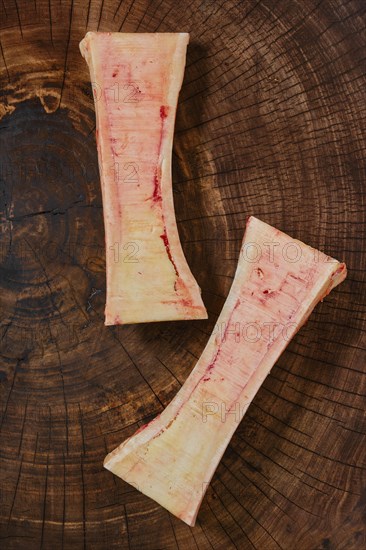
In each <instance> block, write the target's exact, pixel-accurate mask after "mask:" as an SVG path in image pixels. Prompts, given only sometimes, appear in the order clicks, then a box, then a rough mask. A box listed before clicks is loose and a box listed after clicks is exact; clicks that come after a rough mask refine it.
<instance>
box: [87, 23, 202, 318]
mask: <svg viewBox="0 0 366 550" xmlns="http://www.w3.org/2000/svg"><path fill="white" fill-rule="evenodd" d="M188 40H189V35H188V34H187V33H150V34H138V33H135V34H128V33H98V32H88V33H87V34H86V36H85V38H84V39H83V40H82V41H81V43H80V51H81V53H82V55H83V56H84V57H85V59H86V61H87V63H88V65H89V69H90V76H91V81H92V86H93V91H94V100H95V110H96V120H97V129H96V136H97V144H98V156H99V167H100V179H101V188H102V196H103V213H104V226H105V234H106V271H107V300H106V308H105V324H106V325H114V324H127V323H143V322H149V321H167V320H187V319H206V318H207V312H206V309H205V307H204V305H203V302H202V298H201V294H200V289H199V287H198V285H197V283H196V281H195V279H194V277H193V275H192V273H191V271H190V269H189V267H188V265H187V262H186V259H185V257H184V254H183V250H182V247H181V244H180V241H179V235H178V231H177V226H176V221H175V214H174V204H173V195H172V180H171V153H172V141H173V132H174V120H175V112H176V107H177V100H178V93H179V90H180V87H181V85H182V80H183V73H184V66H185V57H186V49H187V44H188Z"/></svg>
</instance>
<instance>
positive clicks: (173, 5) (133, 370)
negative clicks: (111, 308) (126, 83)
mask: <svg viewBox="0 0 366 550" xmlns="http://www.w3.org/2000/svg"><path fill="white" fill-rule="evenodd" d="M0 10H1V23H0V25H1V48H0V76H1V86H0V94H1V98H0V115H1V116H2V118H1V121H0V130H1V131H0V146H1V165H0V166H1V173H0V178H1V179H0V202H1V214H2V222H1V235H0V239H1V240H0V246H1V248H0V251H1V271H0V276H1V284H0V309H1V317H0V327H1V338H2V347H1V368H0V379H1V421H0V427H1V465H0V484H1V496H0V504H1V514H0V515H1V533H0V537H1V539H0V545H1V547H2V548H7V549H8V548H9V549H17V550H18V549H27V550H28V549H29V550H32V549H35V548H43V549H47V548H70V549H74V548H92V549H93V550H94V549H105V548H118V549H125V548H130V549H131V550H137V549H150V550H170V549H172V550H174V549H178V548H179V549H184V550H186V549H187V550H188V549H197V548H199V549H200V550H201V549H215V550H216V549H228V548H230V549H231V548H238V549H244V550H246V549H248V550H249V549H251V548H256V549H258V550H272V549H273V550H276V549H278V548H282V549H284V550H293V549H294V548H298V549H299V550H329V549H337V550H343V549H344V550H345V549H347V550H353V549H359V548H362V547H363V545H365V544H366V534H365V507H366V490H365V486H366V459H365V433H366V423H365V414H364V411H365V407H366V382H365V380H366V377H365V372H366V368H365V363H366V357H365V330H366V320H365V305H366V303H365V302H366V301H365V296H366V292H365V286H364V281H365V269H364V265H365V249H366V238H365V222H366V220H365V209H364V202H365V200H364V197H365V195H364V190H363V185H364V178H365V161H364V158H365V154H366V140H365V111H366V108H365V95H364V94H365V68H366V67H365V46H366V37H365V20H366V5H365V2H364V1H363V0H320V1H319V0H309V1H306V2H304V1H303V0H282V1H275V0H259V1H257V0H247V1H240V0H228V1H223V0H215V1H214V0H197V1H196V0H192V1H190V2H176V1H175V0H163V1H161V0H153V1H147V0H135V1H134V0H126V1H119V0H114V1H112V0H104V1H102V2H101V1H99V0H90V2H89V3H88V2H81V1H78V0H72V1H71V2H68V1H62V2H59V1H58V0H48V1H45V0H42V1H41V0H35V1H34V2H29V1H28V0H27V1H26V0H2V2H1V4H0ZM97 29H99V30H113V31H118V30H124V31H129V32H134V31H140V32H141V31H157V30H158V31H189V32H190V33H191V44H190V46H189V49H188V58H187V68H186V73H185V80H184V84H183V88H182V92H181V96H180V102H179V106H178V116H177V125H176V134H175V143H174V156H173V169H174V198H175V207H176V213H177V219H178V228H179V232H180V236H181V239H182V244H183V248H184V252H185V254H186V256H187V259H188V261H189V264H190V266H191V267H192V272H193V274H194V275H195V277H196V278H197V280H198V283H199V284H200V286H201V287H202V289H203V298H204V301H205V304H206V305H207V308H208V310H209V319H208V320H207V321H198V322H187V323H185V322H182V323H178V322H177V323H162V324H150V325H141V326H140V325H136V326H125V327H104V326H103V309H104V302H105V265H104V230H103V219H102V210H101V193H100V186H99V176H98V165H97V154H96V145H95V132H94V130H95V115H94V106H93V99H92V95H91V87H90V84H89V74H88V69H87V66H86V64H85V62H84V60H83V59H82V57H81V55H80V53H79V49H78V43H79V41H80V39H81V38H82V37H83V36H84V34H85V32H86V30H97ZM250 214H254V215H256V216H258V217H259V218H261V219H263V220H264V221H267V222H268V223H270V224H272V225H275V226H278V227H279V228H280V229H282V230H283V231H286V232H287V233H289V234H291V235H293V236H294V237H297V238H300V239H301V240H303V241H305V242H307V243H308V244H310V245H312V246H314V247H316V248H320V249H322V250H324V251H325V252H326V253H328V254H330V255H332V256H334V257H336V258H338V259H340V260H344V261H346V263H347V267H348V271H349V276H348V278H347V280H346V281H345V283H343V284H342V286H341V287H339V288H338V289H336V290H335V291H334V292H333V293H332V295H331V296H330V297H329V298H328V299H327V300H326V301H325V302H324V303H323V304H321V305H319V306H318V307H317V309H316V311H315V312H314V314H313V316H312V317H311V319H310V321H309V322H308V324H307V325H306V326H305V327H304V328H303V329H302V330H301V331H300V333H299V334H298V335H297V336H296V338H295V340H294V341H293V342H292V343H291V344H290V346H289V347H288V349H287V350H286V352H285V353H284V354H283V356H282V357H281V358H280V360H279V361H278V363H277V365H276V367H275V368H274V369H273V371H272V373H271V375H270V376H269V377H268V379H267V380H266V382H265V383H264V385H263V387H262V389H261V390H260V392H259V393H258V395H257V396H256V398H255V400H254V402H253V404H252V405H251V407H250V409H249V411H248V413H247V415H246V417H245V419H244V421H243V422H242V423H241V425H240V426H239V428H238V430H237V432H236V434H235V436H234V438H233V440H232V442H231V444H230V446H229V448H228V450H227V451H226V453H225V455H224V457H223V460H222V462H221V464H220V466H219V468H218V470H217V473H216V475H215V477H214V479H213V482H212V485H211V486H210V488H209V490H208V493H207V496H206V498H205V501H204V503H203V505H202V508H201V511H200V514H199V516H198V522H197V526H196V527H195V528H194V529H190V528H189V527H188V526H187V525H185V524H183V523H182V522H180V521H179V520H177V519H175V518H174V517H172V516H170V515H169V514H168V513H167V512H166V511H165V510H164V509H163V508H161V507H159V506H158V505H157V504H155V503H154V502H153V501H151V500H149V499H148V498H146V497H144V496H143V495H142V494H140V493H139V492H138V491H136V490H134V489H132V488H131V487H130V486H129V485H127V484H125V483H124V482H122V481H121V480H119V479H117V478H115V477H114V476H113V475H111V474H110V473H109V472H108V471H106V470H103V468H102V462H103V458H104V456H105V455H106V453H107V452H109V451H111V450H112V449H113V448H115V447H116V446H117V445H118V444H119V443H120V442H121V441H122V440H124V439H125V438H126V437H127V436H128V435H130V434H132V433H133V432H134V431H135V430H136V428H137V427H138V426H139V425H141V424H142V423H145V422H146V421H147V420H148V419H150V418H152V417H153V416H154V415H156V414H157V413H159V412H160V411H161V410H162V409H163V407H165V406H166V405H167V403H168V402H169V401H170V400H171V398H172V397H173V396H174V395H175V393H176V391H177V390H178V388H179V387H180V385H181V384H182V382H183V381H184V380H185V379H186V377H187V375H188V373H189V372H190V370H191V368H192V366H193V365H194V363H195V362H196V359H197V357H198V356H199V355H200V353H201V351H202V349H203V348H204V346H205V343H206V341H207V338H208V336H209V334H210V333H211V331H212V330H213V328H214V326H215V321H216V319H217V316H218V313H219V312H220V309H221V307H222V305H223V302H224V299H225V297H226V295H227V293H228V290H229V287H230V284H231V281H232V277H233V274H234V270H235V266H236V261H237V255H238V251H239V248H240V242H241V238H242V235H243V230H244V224H245V220H246V218H247V216H248V215H250Z"/></svg>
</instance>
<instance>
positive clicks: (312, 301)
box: [104, 217, 346, 525]
mask: <svg viewBox="0 0 366 550" xmlns="http://www.w3.org/2000/svg"><path fill="white" fill-rule="evenodd" d="M345 277H346V266H345V264H343V263H340V262H338V261H337V260H334V259H333V258H330V257H329V256H326V255H325V254H323V253H322V252H319V251H318V250H315V249H313V248H311V247H309V246H307V245H306V244H304V243H302V242H300V241H297V240H294V239H292V238H291V237H289V236H288V235H286V234H285V233H282V232H280V231H278V230H277V229H275V228H273V227H271V226H270V225H267V224H266V223H264V222H262V221H260V220H258V219H257V218H254V217H251V218H249V220H248V223H247V227H246V232H245V236H244V240H243V243H242V247H241V251H240V257H239V261H238V265H237V270H236V274H235V278H234V281H233V283H232V287H231V290H230V293H229V295H228V297H227V300H226V302H225V305H224V307H223V309H222V312H221V315H220V317H219V319H218V321H217V324H216V327H215V330H214V332H213V333H212V335H211V337H210V339H209V341H208V343H207V345H206V348H205V349H204V351H203V353H202V355H201V357H200V359H199V360H198V362H197V364H196V366H195V368H194V369H193V371H192V372H191V374H190V376H189V377H188V379H187V380H186V382H185V384H184V385H183V387H182V388H181V389H180V391H179V392H178V394H177V395H176V397H175V398H174V399H173V400H172V401H171V403H170V404H169V405H168V406H167V407H166V409H165V410H164V411H163V412H162V413H161V414H160V415H159V416H158V417H156V418H155V419H153V420H152V421H151V422H150V423H149V424H147V425H145V426H143V427H142V428H140V429H139V430H138V431H137V432H136V433H135V434H134V435H133V436H132V437H130V438H129V439H127V440H126V441H125V442H123V443H122V444H121V445H120V446H119V447H118V448H116V449H115V450H114V451H112V452H111V453H110V454H109V455H108V456H107V457H106V459H105V462H104V466H105V467H106V468H107V469H108V470H111V471H112V472H113V473H114V474H116V475H117V476H119V477H121V478H122V479H124V480H125V481H127V482H129V483H131V484H133V485H134V487H137V488H138V489H139V490H140V491H141V492H142V493H144V494H145V495H148V496H149V497H151V498H152V499H154V500H156V501H157V502H158V503H160V504H161V505H162V506H164V507H165V508H166V509H167V510H169V511H170V512H171V513H173V514H174V515H176V516H177V517H179V518H180V519H182V520H183V521H184V522H186V523H187V524H188V525H194V523H195V520H196V516H197V513H198V510H199V507H200V504H201V501H202V499H203V497H204V494H205V491H206V488H207V486H208V484H209V482H210V480H211V478H212V476H213V474H214V472H215V470H216V467H217V465H218V463H219V461H220V459H221V457H222V455H223V453H224V451H225V449H226V447H227V445H228V444H229V442H230V439H231V437H232V435H233V433H234V432H235V429H236V428H237V426H238V424H239V422H240V420H241V419H242V417H243V415H244V413H245V412H246V410H247V408H248V406H249V404H250V403H251V401H252V400H253V398H254V396H255V394H256V393H257V391H258V389H259V388H260V386H261V384H262V383H263V381H264V380H265V378H266V376H267V375H268V373H269V372H270V370H271V368H272V367H273V365H274V364H275V362H276V360H277V359H278V357H279V356H280V354H281V353H282V351H283V350H284V349H285V348H286V346H287V344H288V342H289V341H290V340H291V338H292V337H293V336H294V335H295V333H296V332H297V331H298V330H299V328H300V327H301V326H302V325H303V324H304V323H305V321H306V320H307V319H308V317H309V315H310V313H311V312H312V310H313V309H314V307H315V306H316V304H317V303H318V302H319V301H321V300H322V299H323V298H324V297H325V296H326V295H327V294H328V293H329V292H330V291H331V290H332V289H333V288H334V287H335V286H336V285H338V284H339V283H341V282H342V281H343V279H344V278H345Z"/></svg>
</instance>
